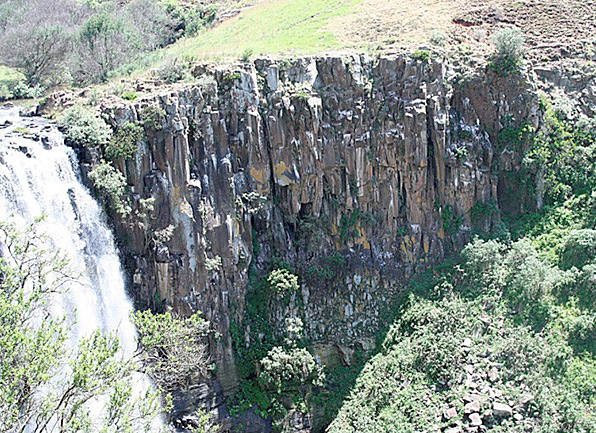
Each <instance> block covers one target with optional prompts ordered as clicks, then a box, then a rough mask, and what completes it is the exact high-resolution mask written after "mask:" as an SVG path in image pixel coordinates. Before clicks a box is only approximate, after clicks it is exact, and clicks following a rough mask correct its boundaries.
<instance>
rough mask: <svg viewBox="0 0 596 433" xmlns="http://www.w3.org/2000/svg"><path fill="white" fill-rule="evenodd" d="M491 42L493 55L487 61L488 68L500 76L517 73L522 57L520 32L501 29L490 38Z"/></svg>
mask: <svg viewBox="0 0 596 433" xmlns="http://www.w3.org/2000/svg"><path fill="white" fill-rule="evenodd" d="M491 42H492V43H493V44H494V45H495V53H494V54H493V55H492V56H491V58H490V59H489V65H490V67H491V68H492V69H493V70H494V71H495V72H497V73H499V74H501V75H510V74H515V73H517V72H518V71H519V68H520V66H521V65H522V62H523V56H524V37H523V35H522V33H521V32H520V30H519V29H517V28H509V29H503V30H501V31H500V32H498V33H496V34H494V35H493V36H492V38H491Z"/></svg>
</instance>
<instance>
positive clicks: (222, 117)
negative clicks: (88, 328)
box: [83, 55, 538, 393]
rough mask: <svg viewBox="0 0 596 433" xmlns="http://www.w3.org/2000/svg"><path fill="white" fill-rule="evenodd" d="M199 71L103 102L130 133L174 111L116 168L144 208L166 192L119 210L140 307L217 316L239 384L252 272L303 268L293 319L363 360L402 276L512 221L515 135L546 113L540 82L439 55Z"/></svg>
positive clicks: (321, 344)
mask: <svg viewBox="0 0 596 433" xmlns="http://www.w3.org/2000/svg"><path fill="white" fill-rule="evenodd" d="M195 76H196V77H197V83H196V84H192V85H177V86H175V87H173V88H169V89H167V90H164V91H163V92H162V93H160V94H156V95H154V96H151V97H144V98H139V99H138V100H136V101H135V102H133V103H126V104H125V103H123V101H120V102H119V103H117V104H116V103H114V104H109V105H106V106H105V107H103V111H104V114H106V115H107V117H108V118H109V121H110V123H112V125H114V126H117V125H119V124H122V123H123V122H126V121H135V122H136V121H139V122H142V121H143V119H142V114H141V113H142V112H143V111H142V108H143V107H146V106H154V107H160V108H161V109H163V110H165V113H166V116H165V118H164V119H163V128H158V129H157V130H150V131H148V136H147V140H146V143H144V144H143V146H142V149H140V151H139V152H138V154H137V156H136V157H135V159H134V160H130V161H118V163H117V164H118V166H119V168H120V169H121V171H122V172H123V173H124V174H125V175H126V178H127V180H128V182H129V185H130V187H131V191H132V192H133V197H134V200H133V202H134V207H135V208H137V209H138V207H139V200H140V199H142V198H145V199H146V198H150V197H152V198H154V199H155V205H154V210H153V211H152V212H151V213H150V215H149V216H148V217H141V216H137V217H130V218H127V219H124V220H123V219H121V218H119V217H118V216H117V215H112V217H113V219H114V222H115V225H116V229H117V233H118V235H119V237H120V239H121V240H122V242H123V252H124V254H125V257H126V265H127V268H128V269H129V270H130V274H131V278H132V285H131V290H132V292H133V293H134V295H135V296H136V298H137V299H138V300H139V302H141V303H143V304H145V305H153V306H159V307H160V308H161V307H163V306H171V307H172V308H174V309H175V310H176V311H178V312H181V313H183V314H188V313H190V312H192V311H195V310H201V311H203V313H204V315H205V317H206V318H207V319H208V320H210V321H211V322H212V323H213V324H214V326H215V328H216V329H217V331H218V332H219V333H220V338H218V339H214V341H213V345H212V354H213V358H214V360H215V362H216V365H217V377H218V379H219V382H220V383H221V384H222V385H223V390H224V392H226V393H227V392H231V391H232V390H233V388H234V387H235V385H236V384H237V375H236V366H235V363H234V354H233V351H232V348H231V346H232V345H231V336H230V324H231V322H235V323H240V322H241V318H242V316H243V314H244V308H245V293H246V287H247V283H248V275H249V271H250V269H254V270H255V271H256V272H264V271H265V269H266V267H267V263H268V262H269V260H271V259H272V258H274V257H276V258H278V259H282V260H286V261H288V262H290V263H291V264H292V265H293V266H294V268H295V269H296V270H297V273H298V274H299V276H300V277H301V278H300V283H301V293H298V294H296V295H295V298H294V299H293V300H292V302H290V305H289V306H284V307H283V308H281V307H280V309H278V310H275V311H276V314H278V317H277V319H279V320H282V319H283V316H284V315H287V314H297V315H299V316H300V317H301V318H302V319H303V321H304V323H305V325H306V332H307V335H308V336H309V338H310V339H311V340H312V341H313V342H315V343H316V344H315V350H316V351H318V353H319V354H320V356H321V357H322V359H323V361H325V362H349V361H350V355H351V353H352V350H354V349H355V348H364V349H369V348H370V347H371V346H372V344H373V341H374V334H375V331H376V329H377V326H378V325H379V320H380V316H381V315H382V314H383V311H385V310H386V309H387V307H388V305H389V303H390V300H391V299H392V297H393V296H394V295H395V293H397V292H398V291H399V288H400V285H401V284H402V283H403V281H404V279H406V278H408V276H410V275H411V274H412V273H413V272H414V271H415V270H417V269H421V268H423V267H424V266H425V265H426V264H430V263H433V262H436V261H438V260H440V259H442V258H443V257H445V255H446V254H448V253H449V252H452V251H457V249H459V248H460V247H461V245H462V244H463V243H464V242H465V241H466V240H467V239H469V238H470V236H471V235H472V234H473V233H474V232H475V231H488V230H491V229H493V228H494V227H495V225H497V224H498V223H499V212H498V209H499V197H500V196H502V195H503V194H506V193H507V190H508V184H509V183H510V182H511V179H512V177H515V176H514V173H515V172H516V170H517V169H519V167H520V164H521V154H522V151H523V149H521V148H519V143H508V142H506V140H505V141H504V140H503V139H499V137H500V135H499V134H500V131H502V130H503V129H504V128H519V127H520V126H521V125H522V124H524V123H527V122H529V123H530V124H533V126H537V122H538V102H537V99H538V98H537V94H536V92H535V89H534V87H533V85H532V84H531V81H530V80H528V79H527V77H526V76H515V77H500V76H497V75H495V74H494V73H492V72H491V71H481V73H480V74H476V75H474V74H471V75H469V76H463V75H459V76H458V75H457V74H455V73H454V72H453V71H452V70H451V68H450V66H449V65H448V63H447V62H446V61H439V60H431V61H430V62H423V61H420V60H414V59H411V58H409V57H405V56H396V57H383V58H380V59H376V60H373V59H370V58H368V57H366V56H354V55H352V56H336V57H333V56H327V57H321V58H304V59H300V60H296V61H273V60H257V61H255V62H254V63H250V64H249V63H245V64H241V65H238V66H236V67H235V68H229V67H221V68H217V67H204V68H198V69H197V70H196V71H195ZM94 158H95V161H97V155H96V154H94V153H93V152H89V151H87V152H85V153H84V154H83V159H84V160H86V162H88V163H89V162H92V161H93V159H94ZM512 173H513V175H512ZM531 201H532V200H531V199H530V198H526V199H523V198H522V197H520V199H519V200H518V201H516V202H517V204H518V205H519V206H522V205H528V204H529V203H531ZM289 310H290V311H289ZM242 332H246V333H248V332H250V330H249V329H243V330H242Z"/></svg>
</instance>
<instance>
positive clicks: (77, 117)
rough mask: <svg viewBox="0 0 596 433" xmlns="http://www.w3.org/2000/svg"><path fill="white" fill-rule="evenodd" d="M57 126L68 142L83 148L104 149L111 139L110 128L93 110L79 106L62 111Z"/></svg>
mask: <svg viewBox="0 0 596 433" xmlns="http://www.w3.org/2000/svg"><path fill="white" fill-rule="evenodd" d="M58 125H59V126H60V128H61V129H62V131H63V132H64V136H65V137H66V139H67V140H68V141H70V142H71V143H74V144H76V145H79V146H83V147H104V146H106V145H107V144H108V143H109V141H110V139H111V137H112V129H111V128H110V126H108V124H107V123H106V122H105V121H104V120H103V119H102V118H101V117H99V116H98V115H97V114H96V113H95V112H94V111H93V110H91V109H89V108H86V107H83V106H81V105H76V106H74V107H72V108H69V109H67V110H66V111H64V113H62V116H61V117H60V118H59V119H58Z"/></svg>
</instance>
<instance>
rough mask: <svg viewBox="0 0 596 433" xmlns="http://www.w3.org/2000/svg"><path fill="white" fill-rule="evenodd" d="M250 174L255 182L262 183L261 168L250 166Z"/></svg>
mask: <svg viewBox="0 0 596 433" xmlns="http://www.w3.org/2000/svg"><path fill="white" fill-rule="evenodd" d="M250 176H251V177H252V178H253V180H254V181H255V182H258V183H260V184H262V183H263V177H264V176H263V170H259V169H257V168H254V167H251V168H250Z"/></svg>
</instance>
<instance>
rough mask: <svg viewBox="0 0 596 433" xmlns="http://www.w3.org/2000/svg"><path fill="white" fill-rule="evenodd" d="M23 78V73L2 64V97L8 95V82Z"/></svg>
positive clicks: (0, 87) (0, 88) (0, 71)
mask: <svg viewBox="0 0 596 433" xmlns="http://www.w3.org/2000/svg"><path fill="white" fill-rule="evenodd" d="M22 78H23V75H22V74H21V73H20V72H18V71H16V70H14V69H12V68H9V67H8V66H3V65H0V98H2V97H4V96H8V94H9V92H8V87H7V86H8V84H10V82H11V81H17V80H20V79H22Z"/></svg>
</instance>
